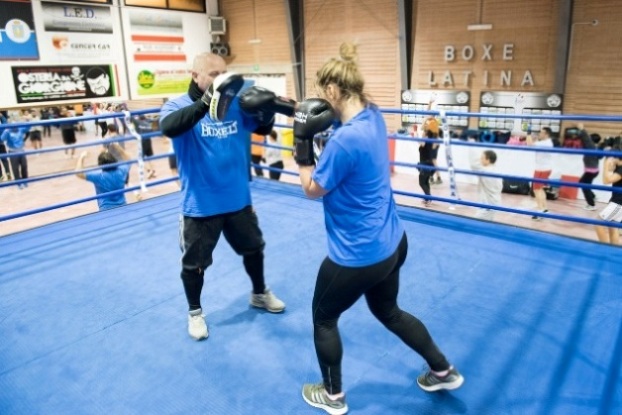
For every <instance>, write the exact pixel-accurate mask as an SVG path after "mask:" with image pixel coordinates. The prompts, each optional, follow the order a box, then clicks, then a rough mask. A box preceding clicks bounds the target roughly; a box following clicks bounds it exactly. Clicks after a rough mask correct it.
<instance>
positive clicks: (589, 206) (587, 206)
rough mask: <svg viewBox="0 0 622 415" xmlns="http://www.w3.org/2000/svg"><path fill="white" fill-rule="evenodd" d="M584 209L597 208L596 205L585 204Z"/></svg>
mask: <svg viewBox="0 0 622 415" xmlns="http://www.w3.org/2000/svg"><path fill="white" fill-rule="evenodd" d="M583 209H585V210H596V206H592V205H585V206H583Z"/></svg>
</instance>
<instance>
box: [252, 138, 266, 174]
mask: <svg viewBox="0 0 622 415" xmlns="http://www.w3.org/2000/svg"><path fill="white" fill-rule="evenodd" d="M265 141H266V137H265V136H263V135H260V134H255V133H253V134H251V162H252V163H253V164H260V163H261V161H262V160H263V149H264V147H263V146H262V145H258V144H255V143H261V144H263V143H265ZM253 169H254V170H255V176H258V177H263V169H262V168H261V167H257V166H254V167H253Z"/></svg>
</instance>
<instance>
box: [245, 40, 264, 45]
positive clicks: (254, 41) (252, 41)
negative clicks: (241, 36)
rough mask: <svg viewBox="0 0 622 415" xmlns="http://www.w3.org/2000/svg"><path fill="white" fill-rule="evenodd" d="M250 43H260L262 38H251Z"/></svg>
mask: <svg viewBox="0 0 622 415" xmlns="http://www.w3.org/2000/svg"><path fill="white" fill-rule="evenodd" d="M248 43H250V44H251V45H257V44H258V43H261V39H251V40H249V41H248Z"/></svg>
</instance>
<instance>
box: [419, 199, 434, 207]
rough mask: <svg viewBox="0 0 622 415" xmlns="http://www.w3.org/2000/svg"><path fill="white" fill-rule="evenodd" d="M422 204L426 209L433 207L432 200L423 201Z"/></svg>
mask: <svg viewBox="0 0 622 415" xmlns="http://www.w3.org/2000/svg"><path fill="white" fill-rule="evenodd" d="M421 203H423V206H424V207H430V206H432V201H431V200H422V201H421Z"/></svg>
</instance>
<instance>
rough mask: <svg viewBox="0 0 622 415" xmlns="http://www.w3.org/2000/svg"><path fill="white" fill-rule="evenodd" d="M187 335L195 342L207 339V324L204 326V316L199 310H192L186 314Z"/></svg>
mask: <svg viewBox="0 0 622 415" xmlns="http://www.w3.org/2000/svg"><path fill="white" fill-rule="evenodd" d="M188 334H190V337H192V338H193V339H195V340H202V339H207V336H209V333H208V332H207V324H205V315H204V314H203V313H202V310H201V309H200V308H199V309H198V310H192V311H190V314H188Z"/></svg>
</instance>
